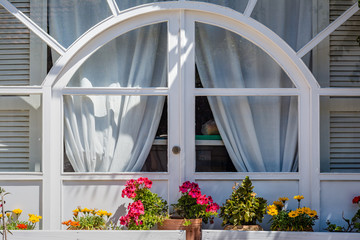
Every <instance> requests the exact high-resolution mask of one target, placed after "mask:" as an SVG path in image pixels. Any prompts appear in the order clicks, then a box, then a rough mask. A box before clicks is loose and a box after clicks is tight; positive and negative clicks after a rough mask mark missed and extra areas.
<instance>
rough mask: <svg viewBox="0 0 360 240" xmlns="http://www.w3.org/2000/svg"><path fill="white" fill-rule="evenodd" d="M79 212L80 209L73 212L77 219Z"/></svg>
mask: <svg viewBox="0 0 360 240" xmlns="http://www.w3.org/2000/svg"><path fill="white" fill-rule="evenodd" d="M79 212H80V209H78V208H77V209H75V210H73V214H74V216H75V217H76V216H77V215H78V214H79Z"/></svg>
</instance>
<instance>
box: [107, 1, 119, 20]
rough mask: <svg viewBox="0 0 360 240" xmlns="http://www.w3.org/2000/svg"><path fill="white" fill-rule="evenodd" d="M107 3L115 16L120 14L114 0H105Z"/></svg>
mask: <svg viewBox="0 0 360 240" xmlns="http://www.w3.org/2000/svg"><path fill="white" fill-rule="evenodd" d="M107 3H108V5H109V8H110V10H111V12H112V14H113V15H114V16H117V15H119V14H120V10H119V7H118V5H117V3H116V1H115V0H107Z"/></svg>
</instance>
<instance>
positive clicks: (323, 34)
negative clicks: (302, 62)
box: [297, 3, 359, 58]
mask: <svg viewBox="0 0 360 240" xmlns="http://www.w3.org/2000/svg"><path fill="white" fill-rule="evenodd" d="M358 10H359V5H358V3H355V4H354V5H353V6H352V7H351V8H349V9H348V10H346V11H345V12H344V13H343V14H341V16H340V17H338V18H337V19H336V20H335V21H334V22H332V23H331V24H330V25H329V26H327V27H326V28H325V29H324V30H323V31H321V32H320V33H319V34H318V35H316V36H315V37H314V38H313V39H311V40H310V42H308V43H307V44H306V45H305V46H304V47H302V48H301V49H300V50H299V51H298V52H297V55H298V57H300V58H302V57H303V56H305V55H306V54H307V53H308V52H310V51H311V49H313V48H314V47H315V46H316V45H318V44H319V43H320V42H321V41H322V40H324V39H325V38H326V37H328V36H329V35H330V34H331V33H332V32H334V31H335V30H336V29H337V28H338V27H340V26H341V24H343V23H344V22H346V21H347V20H348V19H349V18H350V17H351V16H352V15H354V14H355V13H356V12H357V11H358Z"/></svg>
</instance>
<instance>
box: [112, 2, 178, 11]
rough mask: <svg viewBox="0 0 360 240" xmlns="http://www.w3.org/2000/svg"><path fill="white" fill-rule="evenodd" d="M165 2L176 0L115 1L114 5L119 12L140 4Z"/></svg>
mask: <svg viewBox="0 0 360 240" xmlns="http://www.w3.org/2000/svg"><path fill="white" fill-rule="evenodd" d="M167 1H176V0H125V1H124V0H116V3H117V5H118V7H119V9H120V10H125V9H128V8H132V7H135V6H139V5H142V4H147V3H154V2H167Z"/></svg>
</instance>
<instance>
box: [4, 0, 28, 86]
mask: <svg viewBox="0 0 360 240" xmlns="http://www.w3.org/2000/svg"><path fill="white" fill-rule="evenodd" d="M11 2H12V3H13V5H14V6H15V7H17V8H18V9H19V10H20V11H22V12H23V13H25V14H27V15H29V13H30V0H12V1H11ZM29 83H30V31H29V30H28V29H27V28H26V27H25V26H24V25H23V24H22V23H21V22H20V21H19V20H17V19H16V18H15V17H14V16H12V15H11V14H10V13H9V12H7V11H6V10H5V9H4V8H3V7H1V6H0V86H9V85H11V86H23V85H29Z"/></svg>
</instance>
